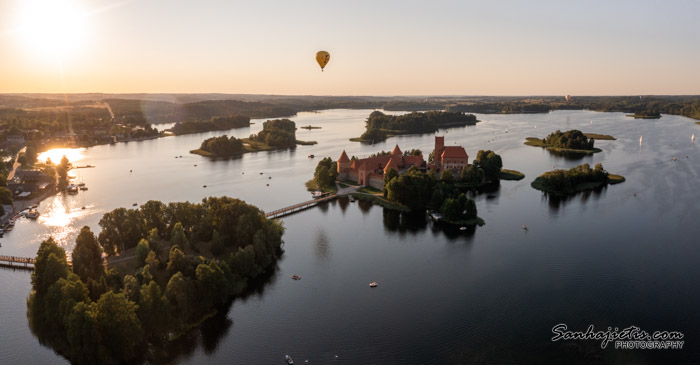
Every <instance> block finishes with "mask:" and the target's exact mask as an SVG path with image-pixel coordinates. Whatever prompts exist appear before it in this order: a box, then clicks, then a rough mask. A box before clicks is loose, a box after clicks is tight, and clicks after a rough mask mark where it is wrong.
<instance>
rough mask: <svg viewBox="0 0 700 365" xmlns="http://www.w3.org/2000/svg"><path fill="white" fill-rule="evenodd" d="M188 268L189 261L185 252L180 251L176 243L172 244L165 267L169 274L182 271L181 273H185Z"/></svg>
mask: <svg viewBox="0 0 700 365" xmlns="http://www.w3.org/2000/svg"><path fill="white" fill-rule="evenodd" d="M188 268H189V262H187V258H186V257H185V253H184V252H182V250H181V249H180V247H178V246H177V245H173V246H172V247H171V248H170V259H169V260H168V265H167V267H166V270H167V271H168V273H169V274H170V275H173V274H175V273H176V272H178V271H179V272H182V273H183V274H185V273H187V271H188Z"/></svg>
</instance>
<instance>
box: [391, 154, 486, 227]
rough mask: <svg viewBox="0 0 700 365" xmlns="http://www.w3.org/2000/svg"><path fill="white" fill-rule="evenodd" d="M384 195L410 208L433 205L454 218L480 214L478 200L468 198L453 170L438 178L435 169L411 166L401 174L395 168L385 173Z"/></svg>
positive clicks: (425, 207)
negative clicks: (429, 169) (422, 169)
mask: <svg viewBox="0 0 700 365" xmlns="http://www.w3.org/2000/svg"><path fill="white" fill-rule="evenodd" d="M384 182H385V185H384V196H385V197H386V198H387V199H388V200H390V201H393V202H396V203H399V204H402V205H404V206H406V207H408V208H409V209H411V210H424V209H432V210H435V211H439V212H440V213H442V215H443V216H444V218H445V219H447V220H448V221H451V222H465V221H471V220H473V219H476V218H477V211H476V204H475V203H474V200H472V199H470V198H468V197H467V196H466V194H465V192H464V189H462V188H461V187H460V186H459V184H458V181H457V180H456V179H455V178H454V176H453V175H452V173H451V172H450V170H444V171H443V172H442V173H441V174H440V177H439V178H438V177H437V176H436V174H435V172H434V171H430V172H429V173H427V174H426V173H423V172H421V171H420V170H418V169H416V168H415V167H411V168H409V169H408V171H407V172H406V173H405V174H402V175H398V174H397V173H396V172H395V171H394V170H393V169H392V170H390V171H389V172H388V173H387V174H386V175H385V176H384Z"/></svg>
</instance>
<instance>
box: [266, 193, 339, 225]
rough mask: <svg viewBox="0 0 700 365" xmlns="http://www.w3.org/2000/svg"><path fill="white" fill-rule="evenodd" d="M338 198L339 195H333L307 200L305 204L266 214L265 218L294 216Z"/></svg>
mask: <svg viewBox="0 0 700 365" xmlns="http://www.w3.org/2000/svg"><path fill="white" fill-rule="evenodd" d="M337 197H338V195H337V194H333V195H329V196H327V197H324V198H320V199H312V200H307V201H305V202H303V203H299V204H294V205H291V206H288V207H286V208H282V209H277V210H273V211H270V212H266V213H265V218H270V219H275V218H280V217H284V216H286V215H290V214H293V213H296V212H299V211H302V210H305V209H308V208H311V207H314V206H316V205H317V204H318V203H322V202H326V201H329V200H333V199H335V198H337Z"/></svg>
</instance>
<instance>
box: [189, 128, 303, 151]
mask: <svg viewBox="0 0 700 365" xmlns="http://www.w3.org/2000/svg"><path fill="white" fill-rule="evenodd" d="M312 144H316V142H315V141H308V142H307V141H299V140H297V139H296V125H295V123H294V122H293V121H291V120H289V119H274V120H268V121H266V122H265V123H263V129H262V131H260V132H259V133H258V134H251V135H250V137H248V138H241V139H238V138H235V137H228V136H226V135H223V136H220V137H212V138H207V139H205V140H204V141H203V142H202V144H201V145H200V146H199V148H198V149H195V150H191V151H190V153H193V154H197V155H202V156H206V157H219V158H230V157H234V156H240V155H242V154H244V153H247V152H256V151H273V150H279V149H286V148H295V147H296V145H312Z"/></svg>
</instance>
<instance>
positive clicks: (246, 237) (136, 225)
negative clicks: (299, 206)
mask: <svg viewBox="0 0 700 365" xmlns="http://www.w3.org/2000/svg"><path fill="white" fill-rule="evenodd" d="M265 222H266V220H265V218H264V215H263V212H262V211H261V210H260V209H258V208H257V207H255V206H253V205H249V204H246V203H245V202H244V201H242V200H238V199H233V198H229V197H220V198H216V197H209V198H205V199H203V200H202V202H201V203H199V204H196V203H190V202H173V203H168V204H165V203H162V202H160V201H156V200H149V201H148V202H146V203H145V204H143V205H142V206H141V207H140V208H137V209H125V208H117V209H114V210H112V211H111V212H107V213H105V214H104V215H103V216H102V219H100V222H99V225H100V227H101V228H102V231H101V232H100V234H99V236H98V239H99V243H100V245H101V246H102V248H103V249H104V251H105V253H107V255H114V254H116V253H118V252H121V251H123V250H126V249H129V248H132V247H136V245H137V244H138V243H139V240H140V239H142V238H145V237H148V235H149V233H150V232H151V231H152V230H153V229H154V228H155V229H157V232H158V237H159V238H160V239H165V240H170V239H171V238H172V236H171V234H172V232H173V229H174V228H175V226H176V225H177V224H178V223H179V224H180V225H181V226H182V229H183V230H184V232H185V234H186V236H187V239H188V241H189V243H188V244H186V245H189V246H191V248H192V249H193V250H198V249H199V247H198V243H200V242H209V241H211V240H212V237H213V236H214V233H215V232H216V233H218V234H219V235H220V236H221V237H223V240H224V241H225V242H226V244H227V245H228V246H241V245H243V244H246V243H248V242H250V238H251V237H252V236H253V235H254V234H255V233H256V232H257V231H258V230H260V229H262V228H264V226H265ZM183 248H184V247H183Z"/></svg>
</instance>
